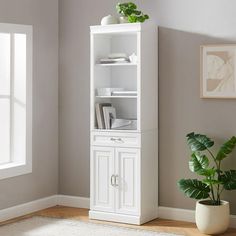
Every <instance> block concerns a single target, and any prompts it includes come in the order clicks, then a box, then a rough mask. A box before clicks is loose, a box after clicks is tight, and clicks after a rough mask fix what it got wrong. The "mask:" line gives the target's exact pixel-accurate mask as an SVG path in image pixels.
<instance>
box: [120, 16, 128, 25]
mask: <svg viewBox="0 0 236 236" xmlns="http://www.w3.org/2000/svg"><path fill="white" fill-rule="evenodd" d="M119 20H120V24H126V23H129V21H128V17H126V16H120V18H119Z"/></svg>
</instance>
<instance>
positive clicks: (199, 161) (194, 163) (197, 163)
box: [189, 153, 209, 174]
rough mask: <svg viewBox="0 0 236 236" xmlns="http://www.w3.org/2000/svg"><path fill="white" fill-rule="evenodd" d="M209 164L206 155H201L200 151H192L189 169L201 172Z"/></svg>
mask: <svg viewBox="0 0 236 236" xmlns="http://www.w3.org/2000/svg"><path fill="white" fill-rule="evenodd" d="M208 166H209V160H208V158H207V156H205V155H201V154H200V153H193V154H192V157H191V160H190V161H189V169H190V170H191V171H192V172H195V173H198V174H201V173H203V169H206V168H207V167H208Z"/></svg>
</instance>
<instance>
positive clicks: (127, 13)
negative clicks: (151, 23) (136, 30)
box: [116, 2, 149, 23]
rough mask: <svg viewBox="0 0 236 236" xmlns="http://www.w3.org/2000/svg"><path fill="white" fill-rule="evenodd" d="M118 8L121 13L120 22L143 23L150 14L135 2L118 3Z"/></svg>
mask: <svg viewBox="0 0 236 236" xmlns="http://www.w3.org/2000/svg"><path fill="white" fill-rule="evenodd" d="M116 10H117V13H119V14H120V15H121V16H120V23H136V22H141V23H143V22H144V21H145V20H147V19H149V16H148V15H147V14H144V13H143V12H142V11H139V10H138V9H137V5H136V4H135V3H133V2H125V3H117V5H116Z"/></svg>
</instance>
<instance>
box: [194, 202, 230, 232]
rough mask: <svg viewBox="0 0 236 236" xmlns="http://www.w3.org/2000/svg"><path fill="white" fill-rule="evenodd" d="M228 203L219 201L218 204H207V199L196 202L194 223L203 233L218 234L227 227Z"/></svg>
mask: <svg viewBox="0 0 236 236" xmlns="http://www.w3.org/2000/svg"><path fill="white" fill-rule="evenodd" d="M229 214H230V213H229V203H228V202H226V201H221V205H220V206H215V205H207V201H204V200H203V201H198V202H197V203H196V214H195V218H196V224H197V227H198V229H199V231H200V232H202V233H204V234H211V235H212V234H220V233H223V232H225V231H226V230H227V229H228V227H229Z"/></svg>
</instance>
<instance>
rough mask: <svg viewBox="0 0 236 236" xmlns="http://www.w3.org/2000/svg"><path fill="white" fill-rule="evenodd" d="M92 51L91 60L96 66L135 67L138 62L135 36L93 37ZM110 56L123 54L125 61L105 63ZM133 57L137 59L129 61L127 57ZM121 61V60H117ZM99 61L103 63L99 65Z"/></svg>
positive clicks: (106, 35)
mask: <svg viewBox="0 0 236 236" xmlns="http://www.w3.org/2000/svg"><path fill="white" fill-rule="evenodd" d="M93 42H94V50H92V51H93V55H92V57H91V59H92V60H93V64H94V65H96V66H105V67H119V66H125V67H126V66H136V65H137V64H138V61H139V57H138V49H137V35H136V34H96V35H94V39H93ZM111 54H113V55H114V54H115V55H116V54H117V55H119V54H123V55H125V57H126V58H127V59H128V60H127V61H118V62H114V63H110V62H106V59H110V58H109V55H111ZM131 55H135V56H136V57H137V59H136V60H135V61H130V60H129V56H131ZM119 59H122V58H119ZM101 60H103V62H102V63H101Z"/></svg>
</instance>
